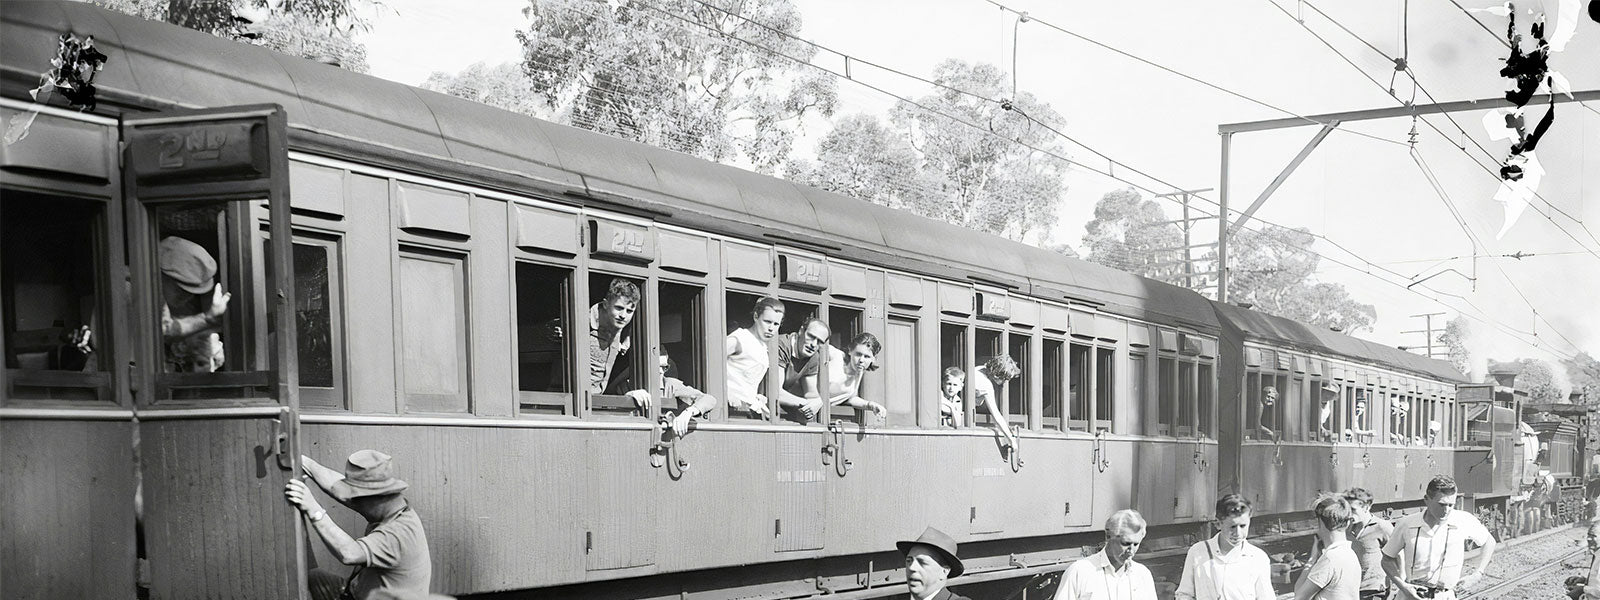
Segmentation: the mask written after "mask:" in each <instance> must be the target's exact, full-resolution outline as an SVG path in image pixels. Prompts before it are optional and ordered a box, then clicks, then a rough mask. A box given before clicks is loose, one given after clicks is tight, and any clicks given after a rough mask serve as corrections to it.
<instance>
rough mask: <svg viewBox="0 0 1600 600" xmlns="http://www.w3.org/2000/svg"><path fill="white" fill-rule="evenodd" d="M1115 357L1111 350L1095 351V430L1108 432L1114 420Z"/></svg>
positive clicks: (1101, 349)
mask: <svg viewBox="0 0 1600 600" xmlns="http://www.w3.org/2000/svg"><path fill="white" fill-rule="evenodd" d="M1115 356H1116V351H1115V350H1113V349H1111V348H1096V349H1095V361H1094V368H1095V377H1094V428H1095V429H1096V430H1100V429H1106V430H1110V429H1111V428H1112V426H1111V423H1112V422H1113V421H1114V420H1115V418H1116V414H1115V413H1116V409H1115V407H1116V397H1117V396H1116V391H1117V377H1116V375H1117V373H1116V361H1114V360H1113V358H1114V357H1115Z"/></svg>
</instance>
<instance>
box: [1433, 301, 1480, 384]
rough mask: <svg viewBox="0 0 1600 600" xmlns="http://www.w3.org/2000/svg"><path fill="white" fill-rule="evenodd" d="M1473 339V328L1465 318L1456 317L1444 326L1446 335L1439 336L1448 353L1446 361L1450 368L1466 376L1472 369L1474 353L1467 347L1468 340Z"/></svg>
mask: <svg viewBox="0 0 1600 600" xmlns="http://www.w3.org/2000/svg"><path fill="white" fill-rule="evenodd" d="M1471 337H1472V328H1471V326H1470V324H1469V323H1467V320H1466V318H1465V317H1462V316H1461V315H1456V317H1455V318H1453V319H1450V321H1449V322H1447V323H1445V324H1444V333H1441V334H1439V338H1438V339H1439V343H1441V344H1444V346H1445V348H1446V350H1447V353H1446V360H1449V361H1450V366H1452V367H1455V368H1456V370H1457V371H1460V372H1462V373H1463V374H1465V373H1466V372H1467V371H1468V370H1470V369H1471V368H1472V359H1473V356H1472V351H1471V350H1470V349H1469V348H1468V347H1467V340H1468V339H1469V338H1471Z"/></svg>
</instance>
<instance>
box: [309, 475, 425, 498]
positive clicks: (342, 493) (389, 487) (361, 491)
mask: <svg viewBox="0 0 1600 600" xmlns="http://www.w3.org/2000/svg"><path fill="white" fill-rule="evenodd" d="M328 487H329V489H328V494H329V495H331V496H333V497H334V498H336V499H338V500H340V501H345V500H350V499H352V498H362V497H366V496H382V495H384V494H398V493H400V492H403V491H405V490H406V488H408V487H411V486H410V484H407V483H406V482H404V481H401V480H399V479H391V480H389V481H387V482H385V483H384V484H382V485H378V486H372V487H367V486H361V485H350V483H349V482H347V481H335V482H334V483H333V485H331V486H328Z"/></svg>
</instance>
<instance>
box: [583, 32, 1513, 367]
mask: <svg viewBox="0 0 1600 600" xmlns="http://www.w3.org/2000/svg"><path fill="white" fill-rule="evenodd" d="M697 1H698V0H697ZM640 4H642V5H644V6H646V7H647V8H651V9H652V10H654V11H656V12H659V13H661V14H664V15H666V16H669V17H671V18H673V19H675V20H677V21H680V22H683V23H687V24H689V25H692V26H695V27H698V28H700V29H704V30H707V31H710V32H711V33H713V34H715V35H717V36H720V37H723V38H726V39H730V40H733V41H737V42H739V43H740V44H742V45H746V46H749V47H751V48H753V49H755V50H758V51H761V52H764V53H767V54H768V55H771V56H776V57H782V58H783V59H785V60H788V61H790V62H792V63H795V64H798V65H805V66H809V67H811V68H814V69H818V70H820V71H823V72H827V73H829V74H832V75H834V76H837V77H843V78H845V79H846V80H848V81H852V82H854V83H856V84H857V85H859V86H862V87H865V88H867V89H870V90H872V91H874V92H877V93H880V94H883V95H885V96H888V97H890V98H894V99H895V100H897V101H900V102H905V103H906V104H908V105H910V106H915V107H917V108H919V109H921V110H923V111H925V112H927V113H929V114H935V115H938V116H940V117H943V118H946V119H949V120H951V121H953V122H955V123H958V124H961V125H963V126H966V127H970V128H973V129H976V130H978V131H981V132H984V133H986V134H988V135H997V134H994V133H993V132H992V131H989V130H988V129H987V128H985V127H983V126H981V125H978V124H975V123H971V122H969V121H966V120H964V119H961V118H959V117H956V116H954V115H950V114H948V113H944V112H942V111H939V110H937V109H934V108H933V107H930V106H927V105H925V104H923V103H920V102H917V101H915V100H913V99H911V98H907V97H904V96H901V95H899V94H895V93H893V92H890V91H888V90H886V89H884V88H882V87H880V86H877V85H873V84H871V83H869V82H866V81H863V80H861V79H860V78H857V77H851V76H850V74H848V73H840V72H838V71H835V70H833V69H829V68H827V67H823V66H821V65H816V64H814V63H811V62H810V61H806V60H801V59H799V58H797V57H794V56H790V55H788V54H785V53H783V52H780V51H777V50H774V49H772V48H769V47H766V46H763V45H761V44H759V43H756V42H753V41H751V40H747V39H744V38H741V37H739V36H736V35H732V34H730V33H728V32H725V31H720V30H717V29H715V28H711V27H708V26H706V25H705V24H702V23H698V22H695V21H693V20H689V19H687V18H685V17H683V16H681V15H678V14H676V13H673V12H671V11H667V10H664V9H662V8H660V7H659V6H655V5H654V4H652V3H650V2H648V1H644V2H641V3H640ZM586 14H587V13H586ZM591 16H595V15H591ZM741 18H743V17H741ZM745 20H748V19H747V18H746V19H745ZM752 22H754V21H752ZM790 37H791V38H792V37H793V36H790ZM794 39H800V38H794ZM800 41H803V42H805V43H807V44H809V45H811V46H814V47H816V48H819V49H821V50H825V51H827V52H830V53H835V54H839V55H840V56H846V57H848V55H844V54H842V53H838V52H836V51H834V50H832V49H830V48H827V47H824V46H821V45H818V44H815V43H813V42H809V41H807V40H803V39H800ZM848 58H849V59H850V60H852V61H855V62H859V63H861V64H865V65H869V66H873V67H875V68H879V69H882V70H884V71H886V72H891V73H897V74H900V75H902V76H905V77H908V78H910V79H914V80H917V81H920V82H923V83H925V84H928V85H932V86H935V87H939V88H941V89H945V90H947V91H951V92H954V93H959V94H963V95H966V96H969V97H973V98H980V99H982V100H984V101H987V102H993V101H994V100H993V99H989V98H985V97H982V96H981V95H976V94H972V93H970V92H967V91H965V90H960V89H958V88H953V87H950V86H944V85H942V84H939V83H937V82H933V81H931V80H928V79H926V78H922V77H916V76H913V75H910V74H908V73H904V72H903V71H899V70H897V69H892V68H888V67H884V66H882V65H881V64H879V63H876V62H873V61H868V60H864V59H859V58H856V57H848ZM1024 116H1025V115H1024ZM1025 118H1028V120H1029V121H1030V122H1034V123H1039V121H1038V120H1036V119H1033V118H1031V117H1027V116H1025ZM1051 129H1052V131H1053V133H1055V134H1056V135H1058V136H1060V137H1062V138H1063V139H1067V140H1068V141H1070V142H1072V143H1074V144H1078V145H1079V146H1083V147H1085V148H1086V149H1088V150H1090V151H1091V152H1092V153H1094V154H1096V155H1097V156H1100V157H1102V158H1105V159H1106V160H1108V162H1112V164H1113V165H1120V166H1123V167H1125V168H1127V169H1128V170H1130V171H1133V172H1136V173H1139V174H1140V175H1141V176H1144V177H1147V178H1149V179H1151V180H1153V181H1155V182H1157V183H1158V184H1160V185H1164V186H1167V187H1168V188H1170V189H1181V188H1179V187H1178V186H1175V185H1172V184H1170V183H1167V182H1165V181H1162V180H1160V179H1159V178H1156V177H1154V176H1152V175H1149V174H1147V173H1145V172H1143V171H1140V170H1138V169H1134V168H1132V167H1128V166H1127V165H1126V164H1124V163H1120V162H1119V161H1114V160H1113V159H1110V157H1108V156H1106V155H1104V154H1101V153H1099V152H1097V151H1094V150H1093V149H1092V148H1089V147H1088V146H1086V145H1084V144H1082V143H1081V142H1079V141H1077V140H1076V139H1072V138H1070V137H1068V136H1065V135H1064V133H1063V132H1060V131H1059V130H1055V129H1054V128H1051ZM1002 139H1005V140H1006V141H1008V142H1010V143H1014V144H1018V145H1020V146H1023V147H1027V148H1029V149H1030V150H1033V151H1036V152H1039V153H1041V154H1043V155H1046V156H1050V157H1052V158H1055V159H1057V160H1060V161H1062V162H1063V163H1064V164H1067V165H1069V166H1072V167H1075V168H1079V169H1083V170H1087V171H1090V172H1094V173H1096V174H1099V175H1102V176H1105V177H1107V178H1109V179H1112V180H1115V181H1119V182H1122V183H1125V184H1128V185H1129V186H1131V187H1134V188H1135V189H1139V190H1141V191H1144V192H1147V193H1150V194H1153V195H1154V194H1156V191H1155V190H1153V189H1151V188H1150V187H1149V186H1147V185H1144V184H1140V183H1137V182H1134V181H1130V180H1128V179H1125V178H1122V177H1118V176H1116V175H1115V174H1113V173H1110V172H1106V171H1101V170H1099V169H1095V168H1093V167H1092V166H1089V165H1086V164H1084V163H1082V162H1080V161H1077V160H1074V159H1071V158H1068V157H1065V156H1061V155H1060V154H1059V153H1056V152H1054V151H1051V150H1048V149H1045V148H1040V147H1037V146H1034V145H1031V144H1027V143H1024V142H1021V141H1020V140H1015V139H1011V138H1004V137H1003V136H1002ZM1380 139H1381V138H1380ZM1386 141H1388V140H1386ZM1192 197H1193V198H1195V199H1198V200H1200V201H1202V202H1206V203H1209V204H1211V205H1213V206H1220V205H1219V203H1217V202H1216V201H1215V200H1211V199H1209V198H1205V197H1204V196H1201V195H1198V194H1196V195H1193V196H1192ZM1192 210H1194V211H1195V212H1197V213H1199V214H1201V215H1202V216H1215V214H1214V213H1210V212H1207V211H1205V210H1203V209H1198V208H1194V209H1192ZM1230 212H1234V213H1237V212H1239V211H1237V210H1231V211H1230ZM1252 220H1254V221H1256V222H1258V223H1260V224H1262V226H1265V227H1275V228H1281V229H1290V228H1288V227H1285V226H1283V225H1279V224H1277V223H1273V222H1271V221H1267V220H1265V219H1261V218H1259V217H1252ZM1312 235H1313V237H1315V238H1316V239H1321V240H1324V241H1327V242H1329V243H1330V244H1333V245H1335V246H1337V247H1339V248H1340V250H1342V251H1344V252H1346V253H1347V254H1349V255H1351V256H1352V257H1354V258H1356V259H1357V260H1359V261H1361V262H1363V263H1365V264H1366V265H1368V268H1365V269H1363V268H1360V267H1355V266H1353V265H1350V264H1348V263H1346V262H1344V261H1340V260H1338V259H1336V258H1333V257H1331V256H1328V255H1326V254H1323V253H1319V252H1317V251H1315V250H1313V249H1311V248H1309V247H1306V248H1303V249H1301V250H1303V251H1304V252H1306V254H1307V255H1308V256H1315V257H1318V258H1324V259H1327V260H1329V261H1330V262H1332V263H1334V264H1337V265H1340V266H1342V267H1345V268H1349V269H1352V270H1355V271H1358V272H1363V273H1366V274H1368V275H1369V276H1373V277H1376V278H1378V279H1379V280H1381V281H1385V282H1387V283H1390V284H1391V285H1397V286H1398V287H1404V286H1401V285H1399V284H1397V283H1396V282H1394V281H1390V280H1388V279H1386V278H1383V277H1381V276H1379V275H1377V274H1376V273H1373V272H1372V271H1371V269H1378V270H1381V271H1384V272H1387V273H1390V274H1391V275H1395V276H1397V277H1401V278H1404V276H1403V275H1400V274H1398V273H1395V272H1394V271H1392V270H1390V269H1387V268H1385V267H1383V266H1382V265H1379V264H1377V263H1374V262H1372V261H1370V260H1368V259H1366V258H1364V257H1361V256H1360V255H1358V254H1355V253H1354V252H1351V251H1349V250H1348V249H1347V248H1344V247H1343V246H1342V245H1339V244H1338V243H1337V241H1335V240H1332V239H1331V238H1328V237H1327V236H1322V235H1318V234H1312ZM1418 287H1422V288H1424V289H1427V290H1429V291H1433V292H1435V293H1439V294H1443V295H1447V296H1453V297H1456V298H1460V299H1461V300H1463V301H1465V302H1467V303H1468V304H1469V305H1471V306H1473V308H1474V309H1476V306H1475V305H1472V304H1471V302H1470V300H1468V299H1466V298H1464V297H1462V296H1460V295H1457V294H1450V293H1448V292H1443V291H1441V290H1437V289H1435V288H1432V287H1429V286H1418ZM1408 291H1409V292H1410V293H1412V294H1414V295H1417V296H1419V297H1422V298H1424V299H1427V300H1430V301H1432V302H1435V303H1438V304H1441V305H1445V306H1449V304H1448V303H1446V302H1445V301H1443V300H1441V299H1440V298H1438V297H1434V296H1429V295H1427V294H1424V293H1422V292H1420V291H1418V290H1416V289H1414V288H1413V289H1409V290H1408ZM1453 308H1454V307H1453ZM1456 310H1458V311H1461V309H1459V308H1457V309H1456ZM1477 310H1479V311H1480V314H1483V316H1481V317H1476V318H1479V319H1481V320H1483V321H1484V322H1486V323H1489V324H1491V325H1494V326H1495V327H1496V328H1498V329H1501V330H1503V331H1506V332H1507V333H1508V334H1509V333H1511V332H1517V333H1521V334H1522V335H1530V334H1528V333H1526V332H1520V331H1519V330H1516V329H1514V328H1511V327H1509V326H1505V325H1503V324H1501V323H1498V322H1495V321H1493V320H1492V319H1490V318H1488V317H1487V315H1486V314H1484V313H1483V312H1482V311H1481V309H1477ZM1462 312H1464V311H1462ZM1519 339H1520V338H1519ZM1535 339H1537V338H1535ZM1522 341H1523V342H1524V343H1529V342H1527V341H1526V340H1522ZM1533 345H1537V343H1536V342H1535V343H1533Z"/></svg>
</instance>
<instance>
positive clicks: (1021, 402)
mask: <svg viewBox="0 0 1600 600" xmlns="http://www.w3.org/2000/svg"><path fill="white" fill-rule="evenodd" d="M1008 338H1009V339H1008V340H1007V343H1006V348H1007V351H1008V352H1009V353H1010V354H1011V358H1012V359H1013V360H1015V361H1017V364H1019V365H1023V366H1024V367H1026V366H1027V365H1031V364H1033V363H1031V362H1028V359H1029V358H1030V356H1029V354H1030V353H1031V351H1032V350H1033V343H1032V338H1029V337H1028V336H1025V335H1017V334H1015V333H1013V334H1011V335H1010V336H1008ZM1035 376H1036V375H1035V374H1033V373H1025V374H1024V376H1023V377H1018V378H1016V379H1013V380H1011V382H1010V383H1008V384H1006V420H1007V421H1009V422H1011V423H1013V424H1015V425H1018V426H1020V427H1022V428H1024V429H1026V428H1027V427H1028V404H1029V401H1030V400H1031V394H1030V392H1031V389H1030V387H1031V386H1030V385H1029V382H1030V381H1032V380H1033V378H1034V377H1035Z"/></svg>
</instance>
